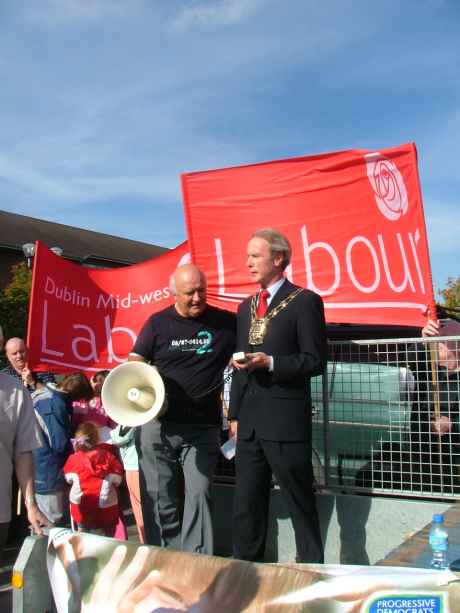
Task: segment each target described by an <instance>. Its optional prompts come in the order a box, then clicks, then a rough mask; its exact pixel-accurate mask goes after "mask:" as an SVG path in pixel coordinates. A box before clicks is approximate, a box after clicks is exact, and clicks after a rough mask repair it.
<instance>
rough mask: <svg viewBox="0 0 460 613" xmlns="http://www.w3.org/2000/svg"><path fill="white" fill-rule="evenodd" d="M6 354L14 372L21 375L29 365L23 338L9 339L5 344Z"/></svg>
mask: <svg viewBox="0 0 460 613" xmlns="http://www.w3.org/2000/svg"><path fill="white" fill-rule="evenodd" d="M5 354H6V357H7V359H8V362H9V363H10V364H11V366H12V367H13V368H14V370H15V371H16V372H18V373H21V372H22V371H23V370H24V368H25V367H26V363H27V347H26V344H25V343H24V341H23V340H22V338H17V337H14V338H10V339H8V341H7V342H6V344H5Z"/></svg>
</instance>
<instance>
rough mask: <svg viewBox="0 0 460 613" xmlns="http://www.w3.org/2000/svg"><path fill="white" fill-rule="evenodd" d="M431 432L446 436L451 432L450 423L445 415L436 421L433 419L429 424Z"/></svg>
mask: <svg viewBox="0 0 460 613" xmlns="http://www.w3.org/2000/svg"><path fill="white" fill-rule="evenodd" d="M431 425H432V427H433V430H434V431H435V432H436V433H437V434H440V435H441V436H442V435H443V434H448V433H449V432H450V431H451V430H452V422H451V421H450V419H449V417H447V415H440V416H439V417H438V418H437V419H433V421H432V422H431Z"/></svg>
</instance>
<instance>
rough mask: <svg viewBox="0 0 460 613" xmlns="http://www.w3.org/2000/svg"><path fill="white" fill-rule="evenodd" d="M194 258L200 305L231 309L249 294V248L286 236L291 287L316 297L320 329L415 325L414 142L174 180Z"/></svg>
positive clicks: (420, 250) (429, 297)
mask: <svg viewBox="0 0 460 613" xmlns="http://www.w3.org/2000/svg"><path fill="white" fill-rule="evenodd" d="M182 188H183V195H184V205H185V216H186V221H187V228H188V236H189V245H190V251H191V255H192V259H193V260H194V261H195V263H196V264H197V265H198V266H200V268H202V269H203V270H204V271H205V273H206V274H207V276H208V299H209V301H210V302H211V303H212V304H215V305H218V306H221V307H223V308H230V309H233V310H235V309H236V308H237V305H238V303H239V302H240V301H241V300H242V299H243V298H244V297H245V296H247V295H248V294H251V293H253V292H254V291H256V289H257V287H255V286H254V285H253V284H251V282H250V280H249V275H248V271H247V269H246V250H247V243H248V240H249V239H250V237H251V234H252V233H253V232H254V231H256V230H257V229H260V228H266V227H272V228H276V229H278V230H280V231H281V232H282V233H283V234H285V235H286V236H287V237H288V238H289V240H290V242H291V245H292V248H293V257H292V261H291V265H290V266H289V268H288V269H287V271H286V274H287V276H288V278H289V279H290V280H292V281H293V282H294V283H296V284H298V285H300V286H303V287H307V288H309V289H311V290H313V291H315V292H317V293H318V294H320V295H321V296H322V297H323V300H324V302H325V308H326V318H327V321H328V322H330V323H331V322H336V323H370V324H401V325H413V326H423V325H425V323H426V318H427V313H428V311H429V310H432V309H433V306H434V298H433V290H432V283H431V271H430V263H429V254H428V243H427V237H426V229H425V220H424V215H423V206H422V199H421V193H420V186H419V178H418V171H417V156H416V150H415V146H414V145H413V144H408V145H402V146H400V147H395V148H392V149H386V150H381V151H362V150H353V151H344V152H339V153H332V154H324V155H318V156H312V157H301V158H292V159H287V160H280V161H274V162H267V163H262V164H254V165H250V166H241V167H235V168H226V169H220V170H211V171H205V172H195V173H188V174H184V175H182Z"/></svg>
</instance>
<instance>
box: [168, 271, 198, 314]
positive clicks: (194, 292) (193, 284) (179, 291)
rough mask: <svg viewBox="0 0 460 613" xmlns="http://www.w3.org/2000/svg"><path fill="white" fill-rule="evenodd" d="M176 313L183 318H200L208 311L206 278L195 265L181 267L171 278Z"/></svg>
mask: <svg viewBox="0 0 460 613" xmlns="http://www.w3.org/2000/svg"><path fill="white" fill-rule="evenodd" d="M170 288H171V292H172V293H173V294H174V296H175V298H176V305H175V306H176V311H177V312H178V313H179V315H181V316H182V317H187V318H189V317H199V316H200V315H201V314H202V313H203V312H204V310H205V309H206V277H205V275H204V273H203V272H202V271H201V270H200V269H199V268H198V267H197V266H195V265H194V264H184V266H179V268H176V270H175V271H174V274H173V275H172V276H171V281H170Z"/></svg>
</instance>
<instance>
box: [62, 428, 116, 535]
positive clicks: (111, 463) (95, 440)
mask: <svg viewBox="0 0 460 613" xmlns="http://www.w3.org/2000/svg"><path fill="white" fill-rule="evenodd" d="M72 442H73V445H74V449H75V453H73V454H72V455H70V456H69V458H68V459H67V462H66V463H65V465H64V475H65V478H66V481H67V482H68V483H70V484H71V486H72V487H71V489H70V495H69V499H70V513H71V515H72V519H73V520H74V522H75V523H76V524H77V527H78V530H79V531H91V530H102V532H103V533H104V534H105V536H114V533H115V528H116V525H117V522H118V519H119V514H120V511H119V507H118V494H117V487H118V486H119V485H120V483H121V481H122V478H123V466H122V465H121V463H120V461H119V460H118V458H117V457H116V455H115V453H114V450H111V449H110V446H109V445H106V444H104V443H100V442H99V434H98V428H97V426H96V425H95V424H93V423H92V422H84V423H82V424H80V426H78V428H77V430H76V432H75V438H74V439H73V441H72Z"/></svg>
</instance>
